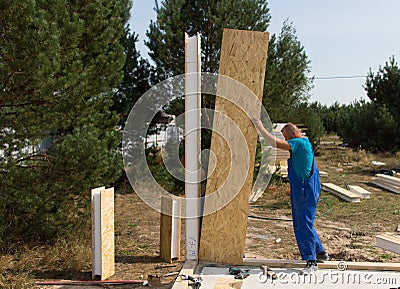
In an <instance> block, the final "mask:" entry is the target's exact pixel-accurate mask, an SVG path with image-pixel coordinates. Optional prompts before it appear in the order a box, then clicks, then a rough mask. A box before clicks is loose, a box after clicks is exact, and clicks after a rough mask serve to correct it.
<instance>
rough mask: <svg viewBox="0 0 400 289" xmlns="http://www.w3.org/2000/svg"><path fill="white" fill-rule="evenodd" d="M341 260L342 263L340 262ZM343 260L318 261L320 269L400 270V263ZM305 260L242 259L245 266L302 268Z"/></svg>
mask: <svg viewBox="0 0 400 289" xmlns="http://www.w3.org/2000/svg"><path fill="white" fill-rule="evenodd" d="M341 262H342V263H341ZM343 262H345V261H324V262H322V263H318V268H320V269H337V268H338V266H340V265H343V264H345V265H346V266H347V270H373V271H400V263H379V262H347V261H346V262H345V263H343ZM305 264H306V261H301V260H277V259H273V260H258V259H246V258H245V259H243V265H245V266H269V267H273V268H302V267H304V266H305Z"/></svg>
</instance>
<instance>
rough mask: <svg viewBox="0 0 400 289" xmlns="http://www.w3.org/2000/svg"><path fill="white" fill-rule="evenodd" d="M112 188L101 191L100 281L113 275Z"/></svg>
mask: <svg viewBox="0 0 400 289" xmlns="http://www.w3.org/2000/svg"><path fill="white" fill-rule="evenodd" d="M114 247H115V242H114V188H109V189H105V190H102V191H101V254H102V257H101V280H105V279H107V278H109V277H110V276H112V275H114V273H115V257H114V254H115V248H114Z"/></svg>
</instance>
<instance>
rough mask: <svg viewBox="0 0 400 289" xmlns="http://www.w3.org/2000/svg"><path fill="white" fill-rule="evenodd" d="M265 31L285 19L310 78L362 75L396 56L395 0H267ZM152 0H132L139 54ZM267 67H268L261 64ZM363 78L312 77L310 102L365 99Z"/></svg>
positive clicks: (399, 28) (399, 48) (399, 47)
mask: <svg viewBox="0 0 400 289" xmlns="http://www.w3.org/2000/svg"><path fill="white" fill-rule="evenodd" d="M268 5H269V8H270V14H271V23H270V27H269V29H268V32H270V33H271V35H272V34H279V32H280V30H281V28H282V24H283V22H284V21H285V20H286V19H288V20H289V21H290V22H293V25H294V27H295V28H296V31H297V33H296V35H297V37H298V39H299V41H300V42H301V43H302V45H303V46H304V48H305V51H306V53H307V55H308V57H309V59H310V60H311V74H310V76H315V77H316V78H320V77H322V78H325V77H328V78H332V77H336V76H352V77H354V76H363V75H365V76H366V75H367V73H368V72H369V68H371V69H372V71H373V72H377V71H378V69H379V66H380V65H381V66H384V65H385V63H386V61H388V60H389V58H390V57H392V56H393V55H394V56H395V58H396V61H398V60H399V56H400V53H399V52H400V15H399V13H400V1H399V0H325V1H322V0H302V1H299V0H269V1H268ZM153 6H154V1H153V0H133V7H132V11H131V20H130V26H131V30H132V31H135V32H136V33H138V34H139V43H138V45H137V47H138V49H139V50H140V52H141V54H142V56H144V57H147V52H148V49H147V47H146V46H145V45H144V44H143V41H144V39H145V37H146V35H145V32H146V30H147V29H148V26H149V24H150V20H151V19H153V20H155V19H156V14H155V12H154V10H153ZM267 69H268V67H267ZM365 79H366V78H365V77H354V78H333V79H316V80H315V81H314V88H313V89H312V91H311V98H310V101H319V102H321V103H322V104H327V105H330V104H332V103H334V102H336V101H337V102H339V103H341V104H348V103H350V102H352V101H354V100H359V99H367V96H366V94H365V91H364V89H363V85H364V83H365Z"/></svg>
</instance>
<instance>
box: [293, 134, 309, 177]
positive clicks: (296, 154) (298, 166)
mask: <svg viewBox="0 0 400 289" xmlns="http://www.w3.org/2000/svg"><path fill="white" fill-rule="evenodd" d="M287 142H288V143H289V145H290V148H291V157H292V164H293V169H294V171H295V172H296V175H297V177H299V178H301V179H306V178H309V177H310V175H311V168H312V163H313V160H314V154H313V150H312V146H311V143H310V141H309V140H308V138H306V137H304V138H292V139H290V140H288V141H287Z"/></svg>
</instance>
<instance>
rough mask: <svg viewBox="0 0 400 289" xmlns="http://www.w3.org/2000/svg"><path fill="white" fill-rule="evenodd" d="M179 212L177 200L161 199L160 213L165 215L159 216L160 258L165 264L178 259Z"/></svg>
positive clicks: (179, 204)
mask: <svg viewBox="0 0 400 289" xmlns="http://www.w3.org/2000/svg"><path fill="white" fill-rule="evenodd" d="M180 210H181V203H180V202H179V200H173V199H171V198H167V197H161V212H166V213H167V214H164V213H161V216H160V258H161V259H162V260H163V261H165V262H172V261H173V259H179V258H180V243H181V242H180V240H181V219H180V218H179V212H180ZM174 249H175V250H174ZM174 251H176V252H174Z"/></svg>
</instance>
